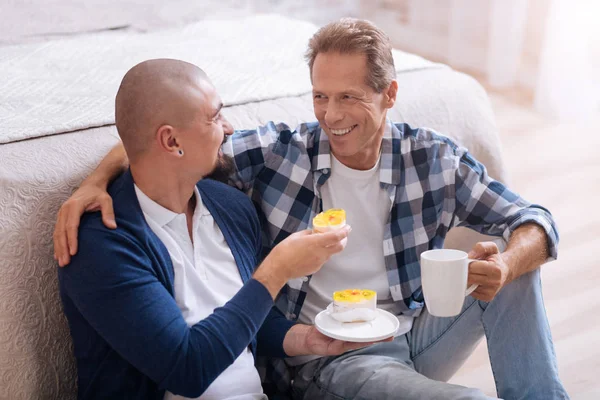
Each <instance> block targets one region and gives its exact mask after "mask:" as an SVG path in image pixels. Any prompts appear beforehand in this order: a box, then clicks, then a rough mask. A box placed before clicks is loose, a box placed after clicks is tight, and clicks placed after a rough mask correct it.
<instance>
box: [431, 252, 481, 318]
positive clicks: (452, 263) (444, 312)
mask: <svg viewBox="0 0 600 400" xmlns="http://www.w3.org/2000/svg"><path fill="white" fill-rule="evenodd" d="M473 261H478V260H471V259H469V258H468V257H467V253H465V252H464V251H461V250H452V249H437V250H428V251H425V252H423V253H421V284H422V285H423V295H424V296H425V305H426V306H427V310H428V311H429V313H430V314H431V315H434V316H436V317H453V316H455V315H458V314H459V313H460V311H461V310H462V307H463V304H464V302H465V297H466V296H468V295H470V294H471V293H472V292H473V290H475V289H476V288H477V286H478V285H471V286H470V287H469V288H468V289H466V288H467V276H468V275H469V264H470V263H472V262H473ZM465 289H466V290H465Z"/></svg>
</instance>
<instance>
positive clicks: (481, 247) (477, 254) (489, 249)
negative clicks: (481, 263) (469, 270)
mask: <svg viewBox="0 0 600 400" xmlns="http://www.w3.org/2000/svg"><path fill="white" fill-rule="evenodd" d="M499 252H500V250H499V249H498V245H496V243H494V242H479V243H477V244H475V246H473V249H472V250H471V251H470V252H469V258H476V259H477V258H486V257H489V256H491V255H493V254H498V253H499Z"/></svg>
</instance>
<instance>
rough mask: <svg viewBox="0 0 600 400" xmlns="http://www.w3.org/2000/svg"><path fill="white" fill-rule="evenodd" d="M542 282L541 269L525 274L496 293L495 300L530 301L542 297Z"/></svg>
mask: <svg viewBox="0 0 600 400" xmlns="http://www.w3.org/2000/svg"><path fill="white" fill-rule="evenodd" d="M541 297H542V283H541V279H540V269H539V268H538V269H535V270H533V271H531V272H528V273H526V274H523V275H521V276H519V277H518V278H516V279H514V280H513V281H511V282H510V283H508V284H507V285H506V286H504V287H503V288H502V289H501V290H500V292H499V293H498V294H497V295H496V298H495V299H494V300H492V302H493V301H506V300H508V301H510V300H513V301H515V300H516V301H518V302H521V303H523V302H528V300H535V299H541Z"/></svg>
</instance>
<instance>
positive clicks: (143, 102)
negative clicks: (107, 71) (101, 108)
mask: <svg viewBox="0 0 600 400" xmlns="http://www.w3.org/2000/svg"><path fill="white" fill-rule="evenodd" d="M206 84H209V85H210V81H209V80H208V77H207V76H206V74H205V73H204V71H202V70H201V69H200V68H198V67H197V66H195V65H193V64H190V63H187V62H185V61H179V60H171V59H156V60H148V61H144V62H142V63H140V64H137V65H136V66H134V67H133V68H131V69H130V70H129V71H128V72H127V73H126V74H125V77H123V80H122V81H121V86H120V87H119V91H118V92H117V98H116V101H115V121H116V125H117V131H118V132H119V136H120V137H121V140H122V141H123V145H124V146H125V150H126V151H127V154H128V156H129V158H130V160H131V161H134V160H135V159H136V158H138V157H139V156H140V155H142V154H143V153H144V152H146V151H147V150H148V149H149V148H150V146H151V144H152V142H153V139H154V135H155V133H156V131H157V129H158V128H159V127H161V126H163V125H170V126H172V127H174V128H177V129H184V128H185V127H186V126H187V125H189V124H190V123H191V122H192V121H193V120H194V118H196V114H197V111H198V110H197V104H198V102H199V101H202V100H203V98H204V91H203V87H206V86H205V85H206Z"/></svg>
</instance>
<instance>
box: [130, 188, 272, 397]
mask: <svg viewBox="0 0 600 400" xmlns="http://www.w3.org/2000/svg"><path fill="white" fill-rule="evenodd" d="M135 193H136V195H137V198H138V201H139V203H140V207H141V208H142V211H143V213H144V217H145V218H146V221H147V222H148V225H149V226H150V229H152V231H153V232H154V233H155V234H156V236H158V238H159V239H160V240H161V241H162V243H163V244H164V245H165V247H166V248H167V251H168V252H169V255H170V256H171V261H172V262H173V270H174V273H175V279H174V290H175V301H176V302H177V305H178V306H179V309H180V310H181V313H182V314H183V317H184V319H185V322H187V324H188V326H193V325H195V324H196V323H197V322H199V321H201V320H202V319H204V318H206V317H208V316H209V315H210V314H212V312H213V311H214V309H215V308H217V307H221V306H223V305H225V303H226V302H227V301H229V300H230V299H231V298H232V297H233V296H234V295H235V294H236V293H237V292H238V291H239V290H240V289H241V288H242V286H243V282H242V278H241V276H240V273H239V270H238V267H237V264H236V263H235V259H234V258H233V254H232V253H231V250H230V249H229V246H228V245H227V242H226V241H225V238H224V237H223V234H222V232H221V230H220V229H219V227H218V225H217V223H216V222H215V220H214V219H213V217H212V215H211V214H210V212H209V211H208V210H207V209H206V207H205V206H204V204H203V203H202V199H201V197H200V193H199V192H198V189H197V188H195V196H196V208H195V210H194V215H193V217H192V234H193V238H194V240H193V243H192V240H191V239H190V235H189V233H188V227H187V221H186V216H185V214H177V213H174V212H173V211H170V210H168V209H166V208H164V207H162V206H161V205H160V204H158V203H156V202H155V201H153V200H152V199H150V198H149V197H148V196H146V195H145V194H144V193H143V192H142V191H141V190H140V189H139V188H138V187H137V185H136V186H135ZM206 361H207V362H210V360H206ZM164 399H165V400H174V399H178V400H179V399H184V397H181V396H177V395H174V394H172V393H170V392H167V393H166V394H165V397H164ZM198 399H202V400H208V399H211V400H212V399H214V400H217V399H218V400H222V399H228V400H233V399H235V400H242V399H243V400H248V399H261V400H262V399H266V396H265V395H264V394H263V392H262V387H261V384H260V378H259V376H258V371H257V370H256V368H255V367H254V357H253V356H252V352H251V351H250V349H249V348H246V350H245V351H244V352H242V354H240V356H239V357H238V358H237V359H236V360H235V361H234V363H233V364H232V365H230V366H229V367H228V368H227V369H226V370H225V371H223V372H222V373H221V375H219V376H218V377H217V379H215V381H214V382H213V383H212V384H211V385H210V386H209V387H208V389H206V391H205V392H204V393H203V394H202V396H200V397H199V398H198Z"/></svg>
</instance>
